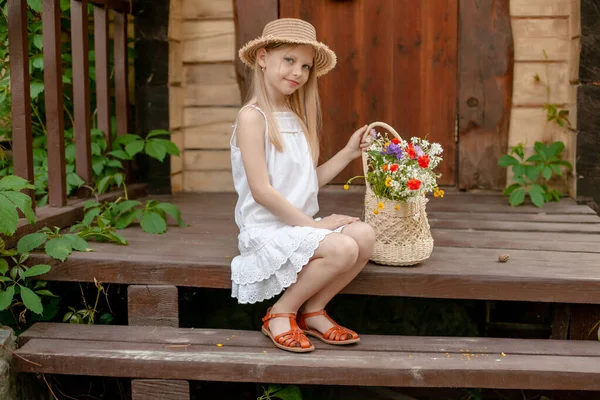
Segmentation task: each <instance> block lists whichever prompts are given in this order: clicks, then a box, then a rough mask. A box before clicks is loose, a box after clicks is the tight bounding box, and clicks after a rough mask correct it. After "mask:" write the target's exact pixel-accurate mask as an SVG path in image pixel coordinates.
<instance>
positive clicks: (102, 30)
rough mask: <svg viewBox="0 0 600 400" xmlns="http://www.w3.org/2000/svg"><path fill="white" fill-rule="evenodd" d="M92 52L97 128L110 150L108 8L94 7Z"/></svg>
mask: <svg viewBox="0 0 600 400" xmlns="http://www.w3.org/2000/svg"><path fill="white" fill-rule="evenodd" d="M94 50H95V51H96V106H97V108H98V128H99V129H100V130H101V131H102V132H104V136H105V137H106V142H107V144H108V147H107V148H108V149H109V150H110V149H111V126H110V90H109V65H108V8H107V7H105V6H97V5H94Z"/></svg>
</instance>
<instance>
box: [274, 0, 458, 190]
mask: <svg viewBox="0 0 600 400" xmlns="http://www.w3.org/2000/svg"><path fill="white" fill-rule="evenodd" d="M457 7H458V2H457V1H453V0H419V1H413V0H398V1H383V0H378V1H371V0H369V1H364V0H363V1H351V2H348V1H344V2H340V1H328V2H305V1H299V0H281V1H280V2H279V14H280V15H279V16H280V17H298V18H302V19H304V20H307V21H309V22H311V23H312V24H313V25H314V26H315V28H316V30H317V35H318V36H319V37H318V39H319V40H321V41H323V42H325V43H327V44H328V46H330V47H331V48H332V49H333V50H334V51H336V52H337V56H338V65H337V66H336V68H335V70H334V73H331V74H328V75H326V76H324V77H322V78H320V80H319V85H320V88H321V90H320V94H321V101H322V107H323V138H322V140H321V143H322V145H321V149H322V151H321V154H322V157H321V158H322V160H327V159H329V158H330V157H331V156H333V155H334V154H336V153H337V152H338V151H339V150H340V149H341V148H342V147H343V146H344V145H345V143H346V138H347V137H348V135H350V134H351V133H352V132H354V131H355V130H356V129H357V128H359V127H360V126H362V125H364V124H367V123H370V122H372V121H386V122H387V123H389V124H390V125H392V126H394V127H395V128H396V129H397V130H398V131H399V133H400V134H401V135H404V136H408V137H409V136H422V137H423V136H425V135H428V138H429V139H430V140H432V141H435V142H439V143H440V144H441V145H442V146H443V147H444V160H445V161H444V162H443V163H442V164H441V165H440V168H439V172H440V173H442V175H443V176H442V178H441V182H442V183H443V184H454V183H455V182H456V176H455V175H456V165H455V159H456V143H455V139H454V132H455V126H456V94H457V89H456V82H457V72H458V66H457V64H458V60H457V43H458V38H457V35H458V10H457ZM340 21H344V23H340ZM384 60H389V62H385V61H384ZM356 175H362V165H361V164H360V162H359V161H358V160H357V161H356V162H353V163H351V165H350V166H349V167H348V168H347V169H345V170H344V171H343V172H342V173H341V174H340V175H339V176H338V178H337V179H336V180H335V182H345V181H346V180H347V179H348V178H350V177H352V176H356Z"/></svg>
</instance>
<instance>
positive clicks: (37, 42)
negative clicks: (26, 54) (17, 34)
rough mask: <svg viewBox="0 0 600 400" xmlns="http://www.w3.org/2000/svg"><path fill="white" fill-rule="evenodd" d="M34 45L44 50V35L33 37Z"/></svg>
mask: <svg viewBox="0 0 600 400" xmlns="http://www.w3.org/2000/svg"><path fill="white" fill-rule="evenodd" d="M33 45H34V46H35V47H37V48H38V49H40V50H42V49H43V48H44V37H43V36H42V35H33Z"/></svg>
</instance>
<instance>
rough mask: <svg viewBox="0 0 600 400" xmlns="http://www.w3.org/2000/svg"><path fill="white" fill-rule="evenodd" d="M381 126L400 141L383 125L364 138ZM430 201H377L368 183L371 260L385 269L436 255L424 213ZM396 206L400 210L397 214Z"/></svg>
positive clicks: (371, 127) (364, 168)
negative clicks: (372, 244) (373, 237)
mask: <svg viewBox="0 0 600 400" xmlns="http://www.w3.org/2000/svg"><path fill="white" fill-rule="evenodd" d="M376 126H379V127H382V128H384V129H385V130H386V131H388V132H389V133H391V134H393V135H394V136H396V137H397V138H398V139H400V135H398V132H396V131H395V130H394V128H392V127H391V126H389V125H388V124H386V123H383V122H373V123H372V124H371V125H369V127H368V128H367V131H366V132H365V136H366V135H369V134H370V132H371V129H373V128H374V127H376ZM362 159H363V171H364V174H365V176H366V174H367V171H368V165H367V154H366V153H363V156H362ZM379 202H382V203H383V204H384V208H383V209H382V210H380V212H379V214H378V215H375V214H374V213H373V211H372V210H373V209H374V208H376V207H377V204H378V203H379ZM427 202H428V199H427V198H426V197H425V196H423V197H420V198H417V199H415V200H414V201H409V202H396V201H391V200H387V199H378V198H377V197H376V196H375V193H373V190H372V189H371V185H369V182H366V193H365V222H366V223H368V224H369V225H371V227H373V230H374V231H375V235H376V241H375V249H374V251H373V255H372V256H371V260H372V261H374V262H376V263H378V264H384V265H393V266H408V265H415V264H418V263H420V262H421V261H424V260H426V259H428V258H429V256H430V255H431V252H432V251H433V238H432V237H431V229H430V228H429V221H428V220H427V213H426V212H425V205H426V204H427ZM396 205H399V209H397V210H396Z"/></svg>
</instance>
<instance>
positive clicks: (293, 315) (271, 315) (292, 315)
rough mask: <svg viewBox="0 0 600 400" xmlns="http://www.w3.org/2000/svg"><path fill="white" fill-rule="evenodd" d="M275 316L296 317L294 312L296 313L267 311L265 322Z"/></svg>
mask: <svg viewBox="0 0 600 400" xmlns="http://www.w3.org/2000/svg"><path fill="white" fill-rule="evenodd" d="M273 318H296V314H294V313H279V314H270V313H267V315H265V316H264V317H263V319H262V320H263V322H267V321H268V320H270V319H273Z"/></svg>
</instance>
